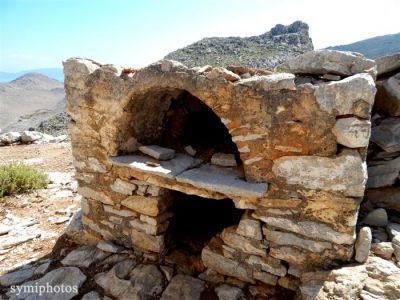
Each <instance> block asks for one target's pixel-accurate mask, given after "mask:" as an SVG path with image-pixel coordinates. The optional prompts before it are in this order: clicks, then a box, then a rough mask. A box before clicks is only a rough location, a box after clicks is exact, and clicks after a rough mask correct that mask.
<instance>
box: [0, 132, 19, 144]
mask: <svg viewBox="0 0 400 300" xmlns="http://www.w3.org/2000/svg"><path fill="white" fill-rule="evenodd" d="M20 139H21V134H20V133H18V132H7V133H4V134H2V135H0V145H10V144H14V143H17V142H19V141H20Z"/></svg>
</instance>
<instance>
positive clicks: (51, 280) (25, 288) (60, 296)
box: [7, 267, 86, 300]
mask: <svg viewBox="0 0 400 300" xmlns="http://www.w3.org/2000/svg"><path fill="white" fill-rule="evenodd" d="M85 281H86V276H85V275H84V274H83V273H82V272H81V271H80V270H79V269H78V268H75V267H64V268H58V269H56V270H53V271H51V272H49V273H47V274H46V275H45V276H43V277H41V278H40V279H37V280H33V281H28V282H25V283H24V284H23V285H21V286H20V287H21V293H19V294H18V295H17V293H12V291H10V292H8V294H7V296H9V297H10V299H12V300H17V299H21V300H22V299H29V300H54V299H57V300H69V299H72V298H73V297H75V296H76V295H78V290H79V288H80V287H81V286H82V284H83V283H84V282H85ZM61 285H63V286H64V287H70V288H68V289H67V288H65V289H64V290H63V291H64V292H61V291H60V289H61ZM35 286H39V287H40V286H45V287H46V286H47V287H52V288H47V290H46V291H45V292H44V293H42V294H41V295H39V293H32V292H31V289H32V287H35ZM55 287H59V288H55ZM16 291H17V290H16Z"/></svg>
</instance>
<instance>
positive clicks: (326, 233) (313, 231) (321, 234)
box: [258, 216, 355, 245]
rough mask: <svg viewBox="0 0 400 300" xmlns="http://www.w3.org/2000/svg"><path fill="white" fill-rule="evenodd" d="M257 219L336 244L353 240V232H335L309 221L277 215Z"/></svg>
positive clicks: (350, 242) (326, 226)
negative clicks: (278, 216)
mask: <svg viewBox="0 0 400 300" xmlns="http://www.w3.org/2000/svg"><path fill="white" fill-rule="evenodd" d="M258 217H259V219H260V220H261V221H263V222H265V223H267V224H268V225H271V226H274V227H277V228H280V229H283V230H287V231H292V232H295V233H298V234H301V235H303V236H312V237H314V238H316V239H321V240H323V241H329V242H333V243H336V244H349V245H351V244H353V242H354V240H355V236H354V234H349V233H343V232H337V231H335V230H333V229H332V228H331V227H329V226H328V225H325V224H322V223H316V222H311V221H294V220H290V219H284V218H277V217H263V216H258Z"/></svg>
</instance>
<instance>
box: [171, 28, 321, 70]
mask: <svg viewBox="0 0 400 300" xmlns="http://www.w3.org/2000/svg"><path fill="white" fill-rule="evenodd" d="M313 48H314V47H313V44H312V40H311V38H310V37H309V34H308V25H307V24H306V23H303V22H301V21H297V22H294V23H293V24H290V25H288V26H284V25H281V24H278V25H276V26H275V27H274V28H272V29H271V30H270V31H268V32H265V33H264V34H261V35H259V36H252V37H246V38H240V37H226V38H220V37H214V38H204V39H202V40H200V41H198V42H195V43H193V44H191V45H188V46H186V47H184V48H182V49H178V50H176V51H174V52H171V53H169V54H168V55H166V56H165V58H166V59H172V60H176V61H179V62H181V63H183V64H184V65H186V66H189V67H195V66H204V65H212V66H220V67H226V66H229V65H236V66H246V67H250V68H256V69H269V70H271V69H273V68H274V67H275V66H277V65H278V64H280V63H282V62H284V61H286V60H287V59H289V58H292V57H295V56H297V55H299V54H301V53H304V52H306V51H309V50H312V49H313Z"/></svg>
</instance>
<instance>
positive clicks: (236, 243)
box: [221, 226, 267, 256]
mask: <svg viewBox="0 0 400 300" xmlns="http://www.w3.org/2000/svg"><path fill="white" fill-rule="evenodd" d="M221 238H222V240H223V241H224V242H225V243H226V244H227V245H228V246H231V247H233V248H236V249H239V250H241V251H243V252H245V253H249V254H255V255H262V256H263V255H265V254H266V248H267V247H266V246H265V245H263V244H262V242H260V241H257V240H254V239H249V238H246V237H243V236H241V235H239V234H237V233H236V226H233V227H228V228H226V229H224V231H222V233H221Z"/></svg>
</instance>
